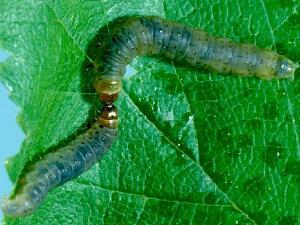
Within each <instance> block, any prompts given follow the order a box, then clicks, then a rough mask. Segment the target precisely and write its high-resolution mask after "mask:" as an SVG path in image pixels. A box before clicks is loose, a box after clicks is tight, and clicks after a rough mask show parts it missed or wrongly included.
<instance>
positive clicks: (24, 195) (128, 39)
mask: <svg viewBox="0 0 300 225" xmlns="http://www.w3.org/2000/svg"><path fill="white" fill-rule="evenodd" d="M138 55H155V56H159V57H164V58H167V59H170V60H176V61H181V62H186V63H187V65H190V66H192V67H195V68H201V67H206V68H208V69H211V70H213V71H216V72H220V73H233V74H237V75H240V76H257V77H259V78H261V79H265V80H270V79H272V78H276V79H281V78H287V79H290V80H293V78H294V73H295V70H296V68H297V67H298V65H296V63H293V62H292V61H291V60H290V59H288V58H287V57H285V56H282V55H279V54H278V53H276V52H273V51H270V50H267V49H260V48H258V47H256V46H254V45H251V44H238V43H234V42H233V41H232V40H229V39H225V38H217V37H212V36H210V35H209V34H207V33H206V32H203V31H200V30H194V29H192V28H189V27H187V26H185V25H183V24H179V23H174V22H170V21H168V20H165V19H162V18H158V17H134V18H129V19H127V20H125V21H124V22H123V23H122V24H121V25H120V26H118V27H117V28H116V29H115V31H114V32H113V34H112V36H111V38H110V40H109V42H108V44H107V45H106V47H105V49H103V54H102V56H101V58H100V62H101V67H100V68H97V76H96V79H95V82H94V87H95V89H96V91H97V92H98V93H99V99H100V101H101V102H102V103H104V107H103V109H102V113H101V115H100V116H99V119H98V121H97V123H96V124H94V125H93V126H92V128H90V129H89V130H88V131H87V132H86V133H85V134H82V135H81V136H79V137H78V138H77V139H76V140H74V141H72V142H71V143H70V144H69V145H68V146H66V147H64V148H61V149H58V150H57V151H56V152H53V153H49V154H47V155H45V156H44V159H43V160H41V161H39V162H37V163H36V164H35V165H34V169H33V170H32V171H31V172H29V173H28V174H27V175H26V176H25V180H26V184H25V185H24V186H23V188H22V191H21V192H20V193H18V194H16V195H15V196H14V197H13V198H12V199H9V200H6V201H4V202H3V203H2V206H1V207H2V210H3V212H4V213H5V214H6V215H8V216H12V217H18V216H24V215H28V214H30V213H32V212H33V211H34V210H35V209H37V208H38V206H39V205H40V204H41V202H42V201H43V199H45V197H46V195H47V193H48V192H49V191H50V190H52V189H53V188H55V187H56V186H59V185H61V184H63V183H65V182H67V181H69V180H71V179H74V178H76V177H77V176H79V175H80V174H81V173H83V172H84V171H86V170H87V169H89V168H90V167H91V166H92V165H93V164H94V163H95V162H97V161H98V160H99V159H100V158H101V156H102V155H103V154H104V153H105V152H106V151H107V149H108V148H109V146H110V145H111V144H112V142H113V141H114V140H115V139H116V136H117V124H118V116H117V111H116V108H115V107H114V105H113V103H114V101H115V100H116V99H117V98H118V92H119V91H120V89H121V79H122V76H123V74H124V73H125V68H126V65H127V64H128V63H129V62H131V61H132V60H133V58H134V57H136V56H138Z"/></svg>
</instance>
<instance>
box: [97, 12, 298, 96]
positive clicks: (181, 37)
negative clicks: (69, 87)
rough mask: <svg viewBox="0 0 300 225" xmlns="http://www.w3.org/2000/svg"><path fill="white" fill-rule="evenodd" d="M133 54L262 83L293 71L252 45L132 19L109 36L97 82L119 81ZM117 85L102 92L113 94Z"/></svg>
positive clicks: (283, 60) (150, 19)
mask: <svg viewBox="0 0 300 225" xmlns="http://www.w3.org/2000/svg"><path fill="white" fill-rule="evenodd" d="M137 55H156V56H162V57H164V58H168V59H171V60H176V61H180V62H186V63H187V64H188V65H190V66H192V67H195V68H198V67H205V68H208V69H211V70H213V71H216V72H220V73H233V74H237V75H240V76H257V77H259V78H261V79H264V80H270V79H272V78H277V79H281V78H287V79H290V80H293V78H294V72H295V70H296V68H297V65H296V64H295V63H293V62H292V61H291V60H290V59H288V58H287V57H285V56H282V55H279V54H278V53H276V52H274V51H270V50H267V49H261V48H258V47H256V46H255V45H252V44H238V43H234V42H233V41H232V40H229V39H225V38H217V37H212V36H210V35H209V34H207V33H206V32H204V31H200V30H195V29H192V28H190V27H187V26H185V25H183V24H179V23H175V22H170V21H168V20H166V19H162V18H158V17H135V18H130V19H127V20H126V21H125V22H124V23H123V24H122V25H121V26H119V27H117V28H116V30H115V31H114V33H113V34H112V37H111V40H110V42H109V43H108V45H107V48H106V49H105V51H104V54H103V57H102V60H101V61H102V67H101V69H100V71H99V74H98V77H99V80H103V82H106V83H109V82H110V81H114V82H116V81H119V80H121V79H122V75H123V74H124V73H125V68H126V65H127V64H128V63H129V62H131V61H132V59H133V58H134V57H136V56H137ZM99 83H101V82H97V84H96V88H97V87H98V86H99V85H100V84H99ZM100 86H101V85H100ZM102 86H103V85H102ZM117 86H118V85H113V87H112V90H109V89H107V90H105V91H107V92H117V90H118V89H119V88H118V87H117ZM114 88H116V89H114ZM98 90H99V91H100V90H102V91H103V88H101V87H100V88H99V87H98Z"/></svg>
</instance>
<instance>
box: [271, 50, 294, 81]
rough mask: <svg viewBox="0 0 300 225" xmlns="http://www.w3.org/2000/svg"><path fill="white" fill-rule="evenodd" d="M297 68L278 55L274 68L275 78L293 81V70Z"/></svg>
mask: <svg viewBox="0 0 300 225" xmlns="http://www.w3.org/2000/svg"><path fill="white" fill-rule="evenodd" d="M298 67H299V65H297V64H296V63H294V62H293V61H292V60H290V59H288V58H287V57H285V56H282V55H280V56H279V57H278V61H277V64H276V68H275V77H276V78H278V79H282V78H285V79H289V80H294V74H295V70H296V69H297V68H298Z"/></svg>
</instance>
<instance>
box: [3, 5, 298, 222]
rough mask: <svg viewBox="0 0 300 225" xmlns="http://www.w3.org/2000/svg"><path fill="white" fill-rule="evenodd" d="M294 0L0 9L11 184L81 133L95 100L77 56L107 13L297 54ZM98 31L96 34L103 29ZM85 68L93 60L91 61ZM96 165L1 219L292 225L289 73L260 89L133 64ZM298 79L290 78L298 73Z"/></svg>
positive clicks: (294, 172) (143, 61)
mask: <svg viewBox="0 0 300 225" xmlns="http://www.w3.org/2000/svg"><path fill="white" fill-rule="evenodd" d="M299 5H300V4H299V1H294V0H284V1H283V0H282V1H281V0H280V1H279V0H278V1H274V0H252V1H236V0H229V1H215V0H203V1H190V0H188V1H187V0H168V1H166V0H165V1H156V0H145V1H136V2H135V3H134V1H128V0H110V1H107V0H106V1H81V0H76V1H67V0H63V1H50V0H48V1H39V0H27V1H25V0H24V1H22V0H18V1H4V0H3V1H1V4H0V11H1V14H0V34H1V36H0V48H1V49H3V50H5V51H7V52H9V53H10V56H11V57H10V58H9V59H8V60H7V61H6V62H5V63H3V64H1V65H0V72H1V74H0V79H1V81H2V82H3V83H4V84H5V85H6V86H7V87H9V88H10V90H11V96H12V99H13V100H14V101H15V102H16V104H18V105H19V106H20V107H21V108H22V112H21V114H20V115H19V124H20V125H21V126H22V128H23V130H24V131H25V132H26V139H25V140H24V142H23V145H22V148H21V150H20V153H19V154H17V155H16V156H14V157H13V158H11V159H10V160H9V164H8V168H7V169H8V173H9V175H10V177H11V179H12V181H14V182H16V181H17V179H18V177H19V176H20V174H21V173H22V171H23V169H24V168H25V167H26V166H27V165H30V163H32V162H33V161H34V160H36V159H37V158H38V157H39V156H41V155H43V154H44V153H45V152H47V151H49V149H53V148H57V147H58V146H61V145H63V144H66V142H67V140H69V139H72V138H74V136H75V135H76V134H78V133H80V132H83V131H84V130H85V125H86V123H87V121H89V120H90V119H91V118H92V117H93V116H95V115H96V114H97V110H98V109H99V104H98V103H97V97H96V95H95V93H94V92H93V91H92V89H91V87H90V79H91V78H90V76H88V75H91V73H90V71H88V70H87V69H86V68H85V63H86V61H85V60H86V58H88V59H87V61H88V60H89V58H91V55H89V51H88V49H90V48H91V46H90V45H91V43H92V40H93V38H94V37H95V36H96V35H97V33H98V31H99V30H101V28H104V27H106V26H107V24H108V23H109V22H111V21H114V20H115V19H116V18H118V17H122V16H127V15H158V16H161V17H165V18H168V19H170V20H174V21H178V22H182V23H185V24H187V25H188V26H192V27H195V28H201V29H203V30H206V31H207V32H209V33H211V34H214V35H217V36H223V37H227V38H231V39H234V40H236V41H239V42H249V43H254V44H256V45H258V46H260V47H266V48H272V49H274V50H277V51H278V52H279V53H281V54H284V55H286V56H288V57H290V58H292V59H293V60H295V61H297V60H298V61H299V59H300V23H299V18H300V16H299V15H300V14H299ZM100 36H101V34H100ZM90 60H92V59H90ZM131 66H132V67H133V68H134V70H135V73H134V75H133V76H127V77H125V78H124V80H123V88H124V90H123V91H122V92H121V96H120V98H119V100H118V102H117V105H118V108H119V112H120V136H119V138H118V141H117V142H116V143H115V145H114V146H113V147H112V148H111V150H110V151H109V152H108V153H107V154H106V155H105V156H104V158H103V160H101V162H99V163H98V164H97V165H95V166H93V168H92V169H91V170H90V171H88V172H87V173H85V174H83V175H82V176H80V177H79V178H78V179H76V180H74V181H71V182H68V183H67V184H65V185H63V186H61V187H59V188H56V189H55V190H53V191H52V192H51V193H50V194H49V195H48V197H47V199H46V201H45V202H44V203H43V204H42V206H41V207H40V208H39V209H38V210H37V211H36V212H35V213H33V214H32V215H31V216H28V217H25V218H20V219H10V218H5V219H4V222H5V223H6V224H18V225H21V224H45V221H47V224H53V225H63V224H73V225H75V224H76V225H77V224H299V223H300V213H299V212H300V203H299V202H300V189H299V187H300V177H299V176H300V137H299V133H300V118H299V116H298V115H299V113H300V100H299V99H300V98H299V92H300V79H299V78H298V77H296V79H295V81H294V82H289V81H285V80H273V81H262V80H259V79H256V78H241V77H237V76H224V75H222V74H215V73H209V72H204V71H201V70H199V71H195V70H194V69H190V68H186V67H182V66H179V65H174V64H173V63H171V62H170V63H168V62H165V61H161V60H160V59H156V58H149V57H139V58H137V59H136V60H135V61H134V62H133V63H131ZM298 75H299V71H298Z"/></svg>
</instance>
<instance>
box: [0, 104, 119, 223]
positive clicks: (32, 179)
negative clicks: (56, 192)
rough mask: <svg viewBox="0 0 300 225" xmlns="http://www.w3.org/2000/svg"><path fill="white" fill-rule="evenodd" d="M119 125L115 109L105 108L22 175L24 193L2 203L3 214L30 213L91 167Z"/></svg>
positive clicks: (110, 142)
mask: <svg viewBox="0 0 300 225" xmlns="http://www.w3.org/2000/svg"><path fill="white" fill-rule="evenodd" d="M108 124H109V125H108ZM116 125H117V117H116V109H114V107H112V106H106V107H104V108H103V111H102V114H101V116H100V117H99V119H98V121H97V122H96V123H95V124H94V125H93V126H92V127H91V128H90V129H89V130H88V131H87V132H86V133H84V134H82V135H80V136H79V137H78V138H77V139H76V140H74V141H72V142H71V143H69V145H67V146H66V147H63V148H61V149H58V150H57V151H55V152H51V153H49V154H46V155H45V156H44V158H43V160H41V161H38V162H36V163H35V164H34V165H33V167H34V169H33V170H32V171H30V172H29V173H27V174H26V175H25V177H23V178H22V179H23V180H24V182H25V184H24V186H23V187H22V189H21V192H19V193H17V194H16V195H15V196H14V197H13V198H12V199H5V200H4V201H3V202H2V203H1V208H2V211H3V212H4V214H5V215H7V216H10V217H20V216H25V215H28V214H31V213H32V212H33V211H35V210H36V209H37V208H38V207H39V205H40V204H41V203H42V201H43V200H44V199H45V198H46V196H47V194H48V192H49V191H51V190H52V189H53V188H55V187H57V186H59V185H62V184H64V183H65V182H67V181H69V180H72V179H75V178H76V177H78V176H79V175H80V174H82V173H83V172H84V171H86V170H88V169H89V168H90V167H91V166H92V165H94V164H95V163H96V162H98V160H99V159H101V157H102V156H103V154H104V153H105V152H106V151H107V150H108V149H109V147H110V145H111V144H112V143H113V141H114V140H115V139H116V136H117V131H118V130H117V128H116Z"/></svg>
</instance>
